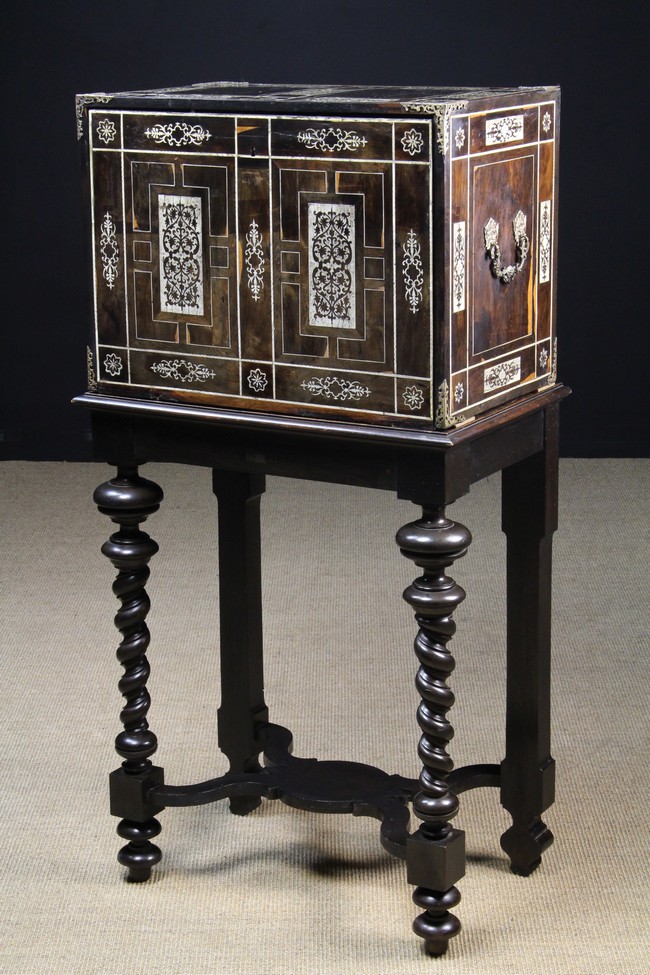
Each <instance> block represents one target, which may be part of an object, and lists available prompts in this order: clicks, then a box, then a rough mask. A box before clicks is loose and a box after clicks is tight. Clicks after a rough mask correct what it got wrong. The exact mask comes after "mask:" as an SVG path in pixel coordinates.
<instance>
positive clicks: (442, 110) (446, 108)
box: [402, 101, 467, 156]
mask: <svg viewBox="0 0 650 975" xmlns="http://www.w3.org/2000/svg"><path fill="white" fill-rule="evenodd" d="M402 108H403V109H404V110H405V111H407V112H421V113H422V114H424V115H433V117H434V118H435V120H436V139H437V142H438V149H439V151H440V152H441V154H442V155H443V156H446V155H447V149H448V148H449V127H450V125H449V120H450V118H451V113H452V112H459V111H462V109H464V108H467V102H463V101H455V102H421V101H413V102H402Z"/></svg>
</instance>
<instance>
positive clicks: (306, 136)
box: [298, 126, 368, 152]
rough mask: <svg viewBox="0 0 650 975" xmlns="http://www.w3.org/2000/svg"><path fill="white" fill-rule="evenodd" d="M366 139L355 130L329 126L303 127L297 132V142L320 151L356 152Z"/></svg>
mask: <svg viewBox="0 0 650 975" xmlns="http://www.w3.org/2000/svg"><path fill="white" fill-rule="evenodd" d="M367 141H368V140H367V139H366V138H365V136H363V135H359V134H358V133H357V132H354V131H352V132H346V131H344V130H343V129H339V128H336V129H335V128H333V127H332V126H330V127H329V128H327V129H326V128H322V129H305V130H304V131H303V132H299V133H298V142H302V144H303V145H304V146H307V148H308V149H320V150H321V152H341V151H342V150H344V149H345V150H346V151H348V152H356V150H357V149H360V148H361V147H362V146H365V145H366V142H367Z"/></svg>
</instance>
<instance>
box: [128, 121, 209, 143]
mask: <svg viewBox="0 0 650 975" xmlns="http://www.w3.org/2000/svg"><path fill="white" fill-rule="evenodd" d="M144 134H145V135H146V136H147V138H148V139H153V141H154V142H156V143H158V145H162V144H164V145H168V146H200V145H201V144H202V143H204V142H206V141H207V140H208V139H209V138H210V133H209V132H208V130H207V129H204V128H203V126H202V125H188V123H187V122H174V123H172V122H170V123H168V124H167V125H163V124H162V123H160V122H159V123H157V124H156V125H152V126H151V128H150V129H146V130H145V133H144Z"/></svg>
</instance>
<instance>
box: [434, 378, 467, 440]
mask: <svg viewBox="0 0 650 975" xmlns="http://www.w3.org/2000/svg"><path fill="white" fill-rule="evenodd" d="M465 420H466V417H464V416H463V415H461V414H458V416H454V417H452V415H451V408H450V405H449V383H448V382H447V380H446V379H443V381H442V382H441V383H440V385H439V386H438V406H437V409H436V419H435V424H436V429H437V430H448V429H449V428H450V427H454V426H457V425H459V424H461V423H465Z"/></svg>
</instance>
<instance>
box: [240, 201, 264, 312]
mask: <svg viewBox="0 0 650 975" xmlns="http://www.w3.org/2000/svg"><path fill="white" fill-rule="evenodd" d="M244 260H245V261H246V275H247V278H248V289H249V291H250V293H251V295H252V296H253V301H259V300H260V297H261V292H262V289H263V287H264V251H263V250H262V235H261V234H260V231H259V227H258V226H257V222H256V221H255V220H252V221H251V225H250V227H249V230H248V233H247V234H246V250H245V251H244Z"/></svg>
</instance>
